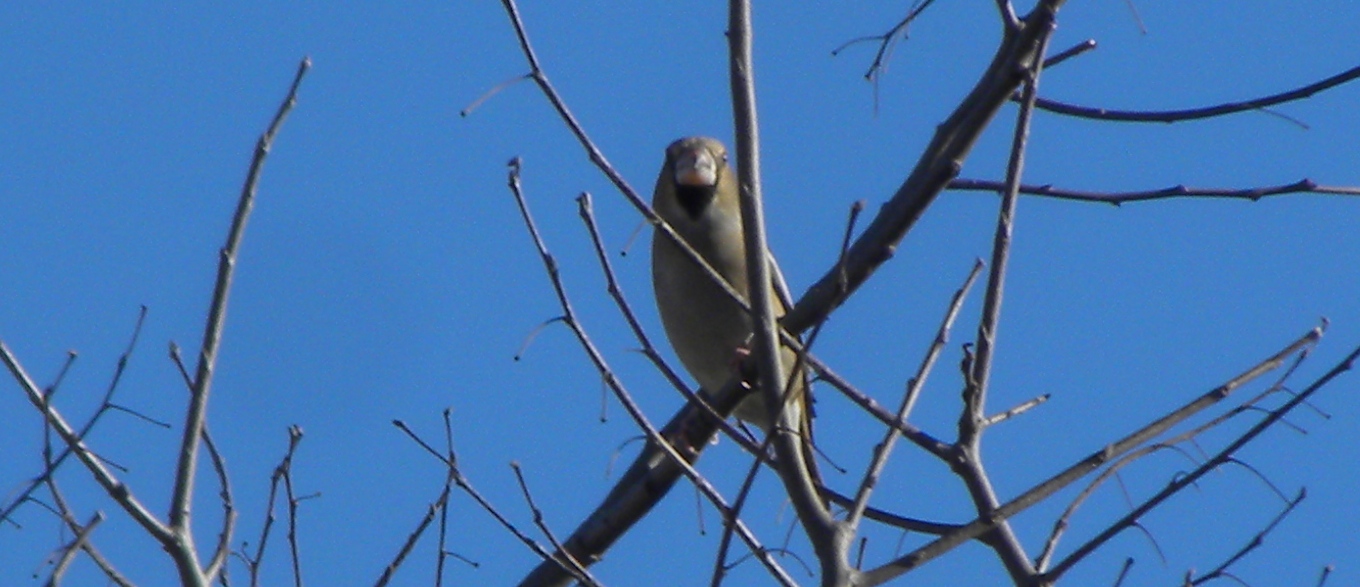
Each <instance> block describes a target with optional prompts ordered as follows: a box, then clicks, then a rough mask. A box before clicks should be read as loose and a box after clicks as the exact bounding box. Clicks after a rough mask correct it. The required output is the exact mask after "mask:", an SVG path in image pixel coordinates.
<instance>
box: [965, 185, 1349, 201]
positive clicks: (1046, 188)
mask: <svg viewBox="0 0 1360 587" xmlns="http://www.w3.org/2000/svg"><path fill="white" fill-rule="evenodd" d="M948 189H951V190H968V191H985V192H998V193H999V192H1004V191H1005V189H1006V184H1004V183H1002V182H999V181H987V180H981V179H966V178H960V179H955V180H953V181H951V182H949V188H948ZM1020 193H1023V194H1029V195H1032V196H1045V197H1049V198H1058V199H1060V200H1076V201H1079V202H1098V203H1103V204H1113V205H1115V206H1118V205H1120V204H1124V203H1127V202H1144V201H1148V200H1164V199H1168V198H1228V199H1241V200H1251V201H1253V202H1254V201H1256V200H1260V199H1261V198H1265V197H1268V196H1279V195H1284V194H1330V195H1338V196H1360V187H1350V186H1324V185H1318V184H1317V182H1314V181H1313V180H1311V179H1301V180H1299V181H1296V182H1293V183H1286V184H1280V185H1273V186H1260V187H1253V188H1191V187H1186V186H1183V185H1177V186H1171V187H1167V188H1162V189H1157V190H1143V191H1132V192H1090V191H1081V190H1069V189H1063V188H1055V187H1053V186H1052V185H1021V186H1020Z"/></svg>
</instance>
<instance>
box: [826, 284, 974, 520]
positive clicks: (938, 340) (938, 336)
mask: <svg viewBox="0 0 1360 587" xmlns="http://www.w3.org/2000/svg"><path fill="white" fill-rule="evenodd" d="M982 267H983V265H982V260H981V259H978V260H976V261H975V262H974V263H973V268H972V270H971V271H969V272H968V277H967V278H966V279H964V281H963V285H961V286H959V288H958V289H957V290H955V291H954V296H953V298H951V299H950V301H949V307H948V309H947V310H945V314H944V318H943V319H942V320H941V321H940V327H939V328H937V329H936V330H935V340H933V341H932V342H931V345H930V348H929V350H927V351H926V354H925V356H924V357H922V358H921V364H920V366H918V367H917V369H916V374H915V375H913V376H912V378H911V379H910V380H909V381H908V383H907V390H906V393H905V394H903V396H902V403H901V405H900V406H898V408H897V419H898V421H901V422H905V421H906V420H907V416H908V415H909V414H910V413H911V410H912V407H913V406H915V404H916V398H917V397H919V396H920V393H921V389H922V388H923V387H925V381H926V378H927V377H928V376H929V375H930V371H931V369H932V368H933V367H934V365H935V361H936V359H938V358H939V356H940V353H941V352H943V351H944V347H945V345H946V344H948V343H949V331H950V330H952V329H953V327H954V320H955V319H956V318H957V317H958V315H959V310H961V309H962V308H963V300H964V299H965V298H967V296H968V291H969V290H971V289H972V288H973V283H974V282H976V281H977V277H978V274H980V273H981V272H982ZM897 436H898V433H897V429H896V428H889V429H888V431H887V434H886V435H885V436H884V438H883V440H882V441H881V442H879V443H878V444H877V445H875V446H874V454H873V457H872V458H871V460H870V461H869V466H868V467H865V470H864V478H863V480H861V481H860V484H859V492H858V493H857V494H856V495H855V501H854V504H853V505H851V506H850V508H849V512H848V513H847V514H846V516H845V523H846V524H849V525H850V527H851V528H856V527H858V526H859V523H860V518H861V517H862V516H863V515H864V510H865V508H867V507H868V505H869V496H870V494H871V493H872V492H873V488H874V486H875V485H877V484H878V476H879V474H880V473H881V472H882V471H883V466H884V465H885V464H886V463H887V462H888V455H889V454H891V453H892V449H893V445H894V444H895V443H896V442H897Z"/></svg>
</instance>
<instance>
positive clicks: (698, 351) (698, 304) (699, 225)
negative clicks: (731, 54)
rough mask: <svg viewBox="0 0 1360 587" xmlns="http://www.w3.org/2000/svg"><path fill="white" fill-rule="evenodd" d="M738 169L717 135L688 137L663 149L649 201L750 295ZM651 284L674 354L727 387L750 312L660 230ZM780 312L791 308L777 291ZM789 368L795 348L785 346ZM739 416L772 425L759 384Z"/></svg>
mask: <svg viewBox="0 0 1360 587" xmlns="http://www.w3.org/2000/svg"><path fill="white" fill-rule="evenodd" d="M738 194H739V191H738V182H737V174H736V172H735V171H734V170H733V168H732V167H730V166H729V165H728V162H727V149H726V148H725V147H724V146H723V145H722V143H720V142H718V141H717V140H715V139H711V138H707V137H688V138H683V139H680V140H678V141H676V142H674V143H671V145H670V146H669V147H667V148H666V162H665V165H663V166H662V168H661V176H660V177H658V178H657V180H656V191H655V193H654V194H653V196H652V207H653V209H655V210H656V213H657V214H658V215H659V216H661V218H662V219H664V220H665V221H666V223H667V224H669V225H670V226H671V227H672V228H674V229H675V232H676V233H678V234H679V235H680V237H681V238H683V239H684V240H685V242H687V243H689V246H690V247H692V248H693V249H694V250H695V251H696V252H698V253H699V255H700V256H702V257H703V258H704V259H705V260H707V261H708V263H709V265H712V266H713V268H714V269H715V270H717V272H718V273H719V274H721V275H722V276H723V277H724V278H726V279H727V282H728V283H729V284H731V285H732V288H733V289H735V290H736V291H737V292H738V293H740V294H741V295H742V296H744V297H748V299H749V295H748V294H749V291H750V290H749V289H748V286H747V279H746V247H745V245H744V243H743V241H742V225H741V209H740V202H739V201H738V197H739V196H738ZM652 284H653V286H654V288H655V289H656V304H657V308H658V309H659V310H660V313H661V322H662V324H664V325H665V327H666V336H667V337H668V338H669V339H670V342H671V346H672V347H673V348H674V349H675V354H677V355H679V357H680V362H682V363H684V365H685V369H686V370H688V371H689V373H690V375H692V376H694V378H695V379H697V380H698V382H699V385H700V386H701V387H703V388H704V389H705V390H708V391H709V392H710V393H716V392H717V391H718V390H720V389H722V386H723V384H724V383H726V382H727V380H728V379H731V378H732V377H733V375H734V373H735V368H736V367H735V366H736V359H737V358H738V356H739V355H738V352H739V349H741V348H745V347H746V345H747V344H749V342H748V339H749V338H750V335H751V318H750V316H749V315H748V314H747V313H746V312H745V310H743V309H742V308H741V306H740V305H738V304H737V303H736V302H734V301H733V300H732V299H731V298H730V297H729V296H728V294H727V293H726V292H724V291H723V289H722V288H721V287H720V286H719V285H718V284H716V283H714V282H713V280H712V278H711V277H710V276H709V275H708V273H707V272H705V271H704V270H703V268H701V267H699V266H698V265H697V264H696V263H694V262H693V260H691V259H690V258H689V257H688V256H686V255H685V253H684V251H682V250H681V249H680V248H679V247H678V246H676V244H675V243H674V242H672V241H671V239H670V238H669V237H667V236H666V235H665V234H664V233H662V232H661V231H657V232H656V233H655V234H654V235H653V238H652ZM771 299H772V300H774V302H775V303H776V304H777V305H776V307H775V314H776V316H779V315H783V313H784V312H785V310H786V308H785V307H784V305H783V303H782V302H781V301H780V298H779V297H778V296H775V295H773V294H772V295H771ZM782 348H783V352H782V354H781V355H780V361H781V363H782V364H783V366H784V369H785V370H788V369H791V368H793V366H794V362H795V359H796V354H795V353H794V352H793V350H792V349H789V348H788V347H782ZM805 379H806V378H805V377H803V376H801V375H800V376H799V377H795V378H794V380H795V381H796V383H795V385H794V390H793V392H792V393H793V396H792V398H791V399H790V400H789V402H788V405H789V406H790V409H791V410H793V413H792V414H791V416H792V418H791V420H790V421H792V422H797V423H798V424H797V425H798V426H800V427H802V426H804V425H805V423H806V421H807V420H806V418H807V415H808V414H807V410H805V409H804V403H803V402H804V401H805V398H806V397H807V394H806V381H805ZM735 415H736V416H737V417H738V418H740V419H742V420H744V421H746V422H750V423H752V424H755V425H756V426H759V427H760V428H761V429H762V430H765V431H767V432H768V431H769V429H770V418H769V413H768V412H767V411H766V409H765V405H764V402H763V401H762V400H761V393H760V391H759V390H757V391H756V392H753V393H752V394H751V396H750V397H748V398H747V399H746V400H744V401H743V402H742V403H741V404H740V405H738V406H737V409H736V412H735Z"/></svg>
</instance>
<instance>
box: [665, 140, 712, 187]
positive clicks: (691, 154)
mask: <svg viewBox="0 0 1360 587" xmlns="http://www.w3.org/2000/svg"><path fill="white" fill-rule="evenodd" d="M675 183H676V184H678V185H682V186H689V187H706V188H707V187H713V186H715V185H717V184H718V162H717V161H714V160H713V155H711V154H709V152H708V150H706V149H694V150H689V151H684V152H682V153H680V156H678V157H676V158H675Z"/></svg>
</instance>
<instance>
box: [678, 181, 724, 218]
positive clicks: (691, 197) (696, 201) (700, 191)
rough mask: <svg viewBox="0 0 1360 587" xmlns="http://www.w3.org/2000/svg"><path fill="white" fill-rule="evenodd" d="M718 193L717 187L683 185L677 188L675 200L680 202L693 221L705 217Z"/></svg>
mask: <svg viewBox="0 0 1360 587" xmlns="http://www.w3.org/2000/svg"><path fill="white" fill-rule="evenodd" d="M717 192H718V188H717V186H710V185H683V184H682V185H677V186H675V198H676V199H677V200H679V201H680V207H681V208H684V209H685V213H686V214H688V215H689V217H690V219H691V220H698V219H699V217H700V216H702V215H703V213H704V210H706V209H708V205H709V204H710V203H712V202H713V197H714V195H715V194H717Z"/></svg>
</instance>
